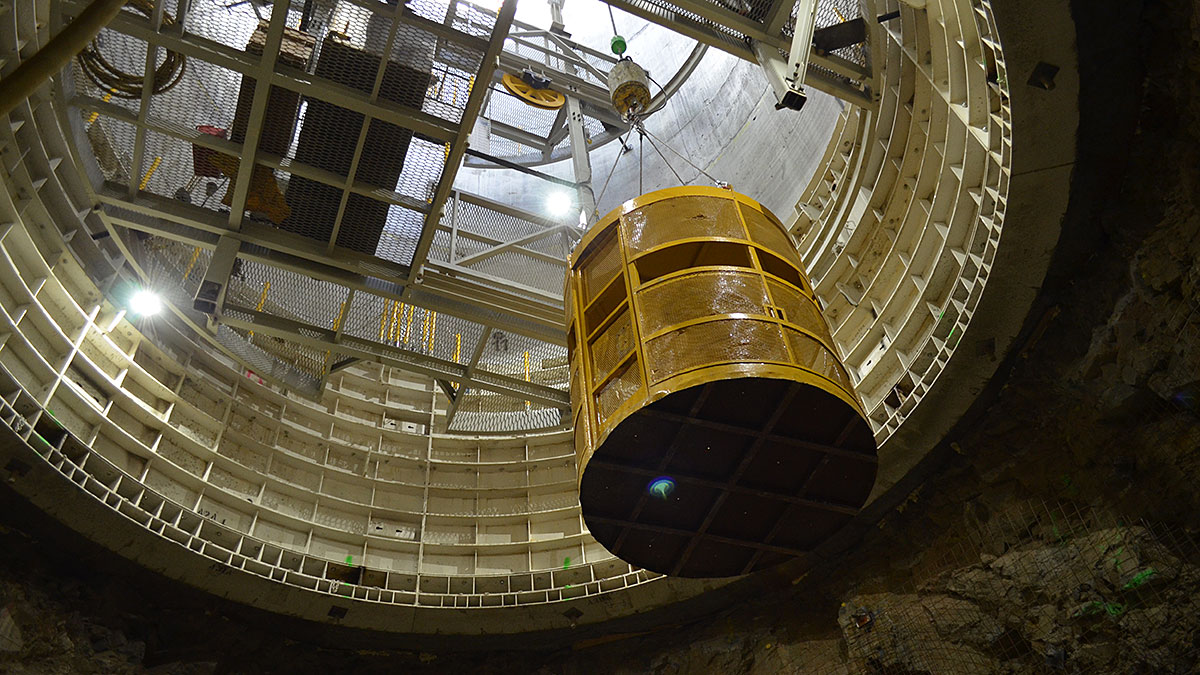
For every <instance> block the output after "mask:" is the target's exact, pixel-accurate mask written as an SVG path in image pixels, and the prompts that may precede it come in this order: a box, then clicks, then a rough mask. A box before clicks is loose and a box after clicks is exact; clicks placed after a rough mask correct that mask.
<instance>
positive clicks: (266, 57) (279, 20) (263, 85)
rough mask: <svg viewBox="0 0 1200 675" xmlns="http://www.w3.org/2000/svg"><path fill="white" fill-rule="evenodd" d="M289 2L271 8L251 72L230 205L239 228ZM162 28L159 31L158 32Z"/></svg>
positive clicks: (233, 221)
mask: <svg viewBox="0 0 1200 675" xmlns="http://www.w3.org/2000/svg"><path fill="white" fill-rule="evenodd" d="M288 6H289V3H286V2H276V3H275V6H274V7H273V8H272V9H271V23H270V24H269V25H268V26H267V37H266V39H265V40H264V44H263V54H262V58H261V60H260V61H259V63H258V65H257V66H256V67H255V68H254V70H253V71H252V72H251V73H250V75H251V76H252V77H254V97H253V98H252V99H251V103H250V114H249V116H248V118H247V120H248V121H247V123H246V140H245V142H244V143H243V144H242V158H241V162H240V163H239V164H238V172H237V177H236V178H235V179H234V182H233V199H232V200H231V204H232V206H230V207H229V229H230V230H234V231H237V230H238V228H240V227H241V226H242V218H244V217H245V215H246V198H247V197H249V196H250V178H251V175H252V174H253V173H254V157H255V155H256V154H258V141H259V139H260V137H261V136H262V134H261V131H262V128H263V124H264V123H265V121H266V118H267V101H268V99H270V93H271V76H272V75H273V74H274V72H275V61H276V60H277V59H278V57H279V52H280V49H281V48H282V46H283V29H284V28H286V27H287V13H288ZM157 32H158V31H155V33H157Z"/></svg>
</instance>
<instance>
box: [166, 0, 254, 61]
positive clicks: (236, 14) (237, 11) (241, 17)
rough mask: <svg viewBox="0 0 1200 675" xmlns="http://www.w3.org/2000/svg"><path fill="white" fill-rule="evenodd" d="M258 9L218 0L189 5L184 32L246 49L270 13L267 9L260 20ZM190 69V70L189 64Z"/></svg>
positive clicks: (247, 4)
mask: <svg viewBox="0 0 1200 675" xmlns="http://www.w3.org/2000/svg"><path fill="white" fill-rule="evenodd" d="M256 7H257V6H256V5H253V4H251V3H246V4H244V5H239V4H236V3H224V2H217V1H216V0H205V1H203V2H193V3H189V4H188V11H187V14H186V16H185V17H184V18H183V24H184V30H186V31H187V32H188V33H191V34H193V35H197V36H199V37H202V38H206V39H209V40H212V41H214V42H219V43H221V44H223V45H226V46H228V47H234V48H235V49H244V48H245V47H246V43H247V42H248V41H249V40H250V36H251V35H252V34H253V33H254V31H255V29H256V28H257V27H258V23H259V21H260V18H261V19H265V18H267V17H268V15H269V13H270V10H269V9H268V10H267V12H266V14H264V15H263V16H262V17H259V15H258V14H257V13H256V12H255V8H256ZM190 60H191V59H189V61H190ZM188 67H189V68H190V67H191V64H190V63H189V64H188Z"/></svg>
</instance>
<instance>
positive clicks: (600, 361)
mask: <svg viewBox="0 0 1200 675" xmlns="http://www.w3.org/2000/svg"><path fill="white" fill-rule="evenodd" d="M633 345H634V337H633V321H631V319H630V315H629V310H628V308H626V309H622V310H621V313H620V315H618V316H617V318H616V319H614V320H613V322H612V323H611V324H609V326H608V328H605V329H604V330H603V331H601V333H600V334H599V335H597V336H596V338H595V339H594V340H592V349H591V352H592V367H593V377H594V378H595V381H596V382H599V381H600V380H602V379H604V376H605V375H608V374H609V373H611V372H612V369H613V368H615V367H617V364H618V363H620V362H621V359H622V358H623V357H624V356H625V355H626V354H628V353H629V352H630V351H631V350H632V349H633Z"/></svg>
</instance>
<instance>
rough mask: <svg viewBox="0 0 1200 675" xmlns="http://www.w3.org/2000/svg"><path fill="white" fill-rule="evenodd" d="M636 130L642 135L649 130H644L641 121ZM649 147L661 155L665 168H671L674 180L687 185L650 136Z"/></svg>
mask: <svg viewBox="0 0 1200 675" xmlns="http://www.w3.org/2000/svg"><path fill="white" fill-rule="evenodd" d="M638 132H639V133H641V134H643V135H647V134H649V133H650V132H648V131H646V129H645V128H644V127H643V126H642V123H641V122H638ZM650 147H652V148H654V151H655V152H657V153H658V156H659V157H662V161H663V164H666V165H667V168H668V169H670V170H671V173H672V174H674V175H675V180H677V181H679V184H680V185H687V183H685V182H684V180H683V178H682V177H681V176H680V175H679V172H678V171H676V170H675V167H673V166H671V163H670V162H668V161H667V158H666V156H664V155H663V154H662V150H659V149H658V146H657V145H655V144H654V138H653V137H651V139H650ZM693 180H694V179H693ZM688 182H689V183H690V182H691V181H688Z"/></svg>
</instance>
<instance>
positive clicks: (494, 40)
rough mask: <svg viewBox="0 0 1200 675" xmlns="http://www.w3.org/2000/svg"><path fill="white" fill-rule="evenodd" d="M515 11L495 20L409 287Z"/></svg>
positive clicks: (505, 10) (507, 6) (507, 9)
mask: <svg viewBox="0 0 1200 675" xmlns="http://www.w3.org/2000/svg"><path fill="white" fill-rule="evenodd" d="M516 11H517V3H516V2H515V0H508V1H507V2H505V3H504V4H502V5H501V6H500V13H499V14H498V15H497V16H496V24H495V26H494V27H493V28H492V37H491V39H489V40H488V45H487V49H486V50H485V51H484V53H483V60H482V61H481V62H480V64H479V72H478V73H477V74H476V75H475V86H474V87H472V88H471V93H470V95H469V96H468V97H467V105H466V107H465V108H464V109H463V114H462V119H461V120H460V122H459V128H458V133H457V134H456V135H455V137H454V140H452V141H450V148H449V152H448V154H447V156H446V162H445V166H444V168H443V169H442V175H441V178H439V179H438V183H437V188H436V189H435V190H434V192H433V200H432V201H431V203H430V206H429V213H428V214H426V216H425V224H424V226H423V227H422V228H421V236H420V238H419V239H418V240H417V247H416V250H415V251H414V252H413V258H412V267H411V269H410V270H409V272H408V277H407V278H406V282H407V284H409V285H411V284H414V283H419V281H420V278H421V271H422V268H423V267H424V264H425V258H426V256H428V255H429V247H430V245H432V244H433V235H434V234H435V233H436V232H437V226H438V222H439V221H440V220H441V218H442V207H444V206H445V205H446V200H447V199H449V198H450V191H451V190H452V189H453V188H454V178H455V177H456V176H457V175H458V167H459V166H461V165H462V161H463V156H464V155H465V154H466V151H467V138H468V137H469V136H470V134H471V130H472V129H474V128H475V119H476V118H477V117H479V111H480V110H481V109H482V108H483V101H484V99H485V98H486V96H487V90H488V87H487V83H488V82H491V81H492V76H493V75H494V74H495V72H496V66H497V63H498V57H499V56H500V52H501V51H502V50H503V49H504V40H505V39H506V38H507V37H508V30H509V28H510V27H511V26H512V21H513V16H514V15H515V14H516ZM405 295H410V293H409V292H407V291H406V293H405Z"/></svg>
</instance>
